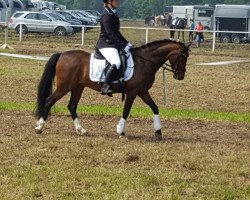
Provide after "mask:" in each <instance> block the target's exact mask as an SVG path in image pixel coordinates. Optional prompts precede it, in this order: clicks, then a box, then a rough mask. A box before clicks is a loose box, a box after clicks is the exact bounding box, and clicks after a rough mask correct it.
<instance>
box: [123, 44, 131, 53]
mask: <svg viewBox="0 0 250 200" xmlns="http://www.w3.org/2000/svg"><path fill="white" fill-rule="evenodd" d="M131 47H132V44H130V43H128V44H127V45H126V47H125V48H124V51H125V52H126V53H129V50H130V48H131Z"/></svg>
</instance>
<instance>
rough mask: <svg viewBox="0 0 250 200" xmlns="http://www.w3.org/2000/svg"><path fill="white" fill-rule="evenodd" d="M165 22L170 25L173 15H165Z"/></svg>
mask: <svg viewBox="0 0 250 200" xmlns="http://www.w3.org/2000/svg"><path fill="white" fill-rule="evenodd" d="M165 22H166V24H167V26H168V27H170V26H171V23H172V16H171V15H170V14H169V13H168V14H166V15H165Z"/></svg>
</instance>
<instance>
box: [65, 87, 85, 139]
mask: <svg viewBox="0 0 250 200" xmlns="http://www.w3.org/2000/svg"><path fill="white" fill-rule="evenodd" d="M83 89H84V87H83V86H81V85H78V86H76V87H75V88H74V89H72V90H71V97H70V101H69V104H68V109H69V111H70V114H71V117H72V119H73V121H74V125H75V129H76V133H78V134H80V135H81V134H84V133H86V132H87V131H86V130H85V129H84V128H83V127H82V125H81V123H80V121H79V119H78V116H77V114H76V110H77V105H78V102H79V100H80V98H81V95H82V92H83Z"/></svg>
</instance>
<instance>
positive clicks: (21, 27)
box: [19, 23, 23, 41]
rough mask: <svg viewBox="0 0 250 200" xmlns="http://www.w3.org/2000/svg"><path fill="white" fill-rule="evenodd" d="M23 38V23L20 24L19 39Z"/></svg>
mask: <svg viewBox="0 0 250 200" xmlns="http://www.w3.org/2000/svg"><path fill="white" fill-rule="evenodd" d="M22 38H23V24H22V23H21V24H20V30H19V41H22Z"/></svg>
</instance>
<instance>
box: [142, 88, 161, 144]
mask: <svg viewBox="0 0 250 200" xmlns="http://www.w3.org/2000/svg"><path fill="white" fill-rule="evenodd" d="M138 95H139V97H140V98H141V99H142V100H143V101H144V102H145V103H146V104H147V105H148V106H149V107H150V108H151V110H152V111H153V113H154V115H153V121H154V129H155V137H156V139H157V140H161V139H162V134H161V122H160V116H159V109H158V106H157V105H156V104H155V102H154V101H153V99H152V98H151V96H150V94H149V92H148V91H147V92H145V93H142V94H138Z"/></svg>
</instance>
